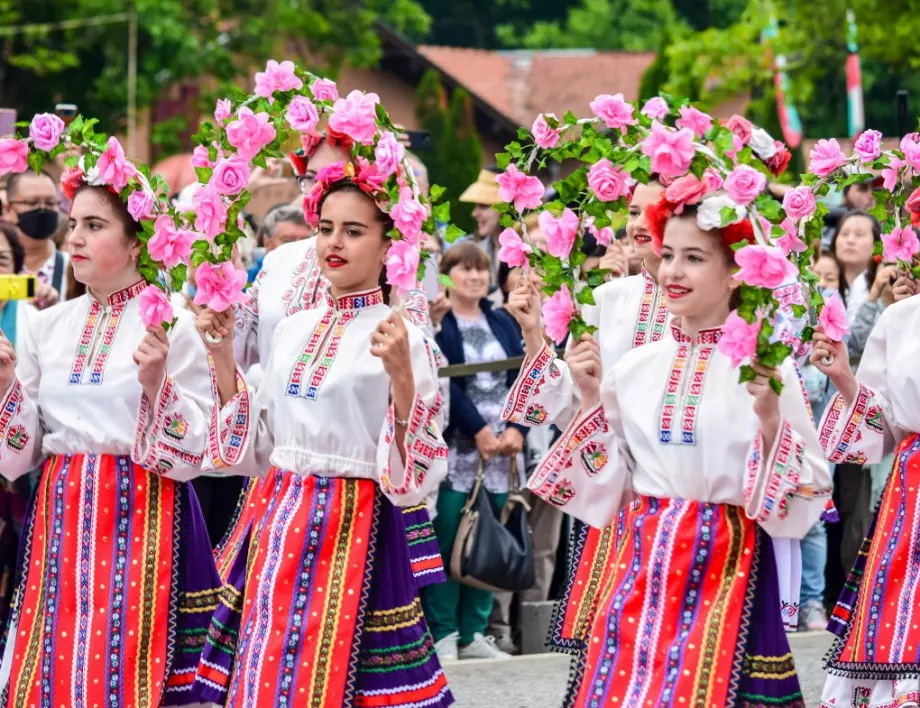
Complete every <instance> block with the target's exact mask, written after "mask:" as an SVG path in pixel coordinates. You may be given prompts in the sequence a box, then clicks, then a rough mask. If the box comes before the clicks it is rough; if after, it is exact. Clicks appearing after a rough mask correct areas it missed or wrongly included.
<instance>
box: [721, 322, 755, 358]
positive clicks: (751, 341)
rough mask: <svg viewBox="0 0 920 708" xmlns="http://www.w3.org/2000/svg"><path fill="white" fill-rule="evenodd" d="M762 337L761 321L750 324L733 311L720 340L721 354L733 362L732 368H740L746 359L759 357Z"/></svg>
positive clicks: (724, 326)
mask: <svg viewBox="0 0 920 708" xmlns="http://www.w3.org/2000/svg"><path fill="white" fill-rule="evenodd" d="M759 335H760V321H759V320H758V321H757V322H755V323H754V324H749V323H747V322H745V321H744V318H743V317H741V315H739V314H738V313H737V311H735V310H732V311H731V312H730V313H729V314H728V317H727V318H726V319H725V323H724V324H723V325H722V336H721V337H720V338H719V346H718V349H719V352H720V353H722V354H724V355H725V356H727V357H728V358H729V359H731V360H732V366H735V367H736V366H738V365H739V364H741V362H743V361H744V360H745V359H753V358H754V357H755V356H757V337H758V336H759Z"/></svg>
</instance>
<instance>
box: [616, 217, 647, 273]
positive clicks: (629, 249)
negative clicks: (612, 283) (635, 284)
mask: <svg viewBox="0 0 920 708" xmlns="http://www.w3.org/2000/svg"><path fill="white" fill-rule="evenodd" d="M616 240H617V243H619V244H622V246H623V251H624V253H625V254H626V262H627V265H628V268H629V270H628V272H627V275H639V273H641V272H642V254H641V253H639V251H637V250H636V244H635V243H633V240H632V238H631V237H630V236H629V234H628V233H627V231H626V229H625V228H624V229H617V233H616Z"/></svg>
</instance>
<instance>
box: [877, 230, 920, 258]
mask: <svg viewBox="0 0 920 708" xmlns="http://www.w3.org/2000/svg"><path fill="white" fill-rule="evenodd" d="M882 245H883V247H884V250H883V251H882V258H883V259H884V260H886V261H906V262H908V263H910V262H911V261H912V260H913V258H914V256H915V255H916V254H917V251H920V240H918V239H917V232H916V231H914V229H913V227H911V226H905V227H904V228H903V229H901V228H898V227H897V226H895V227H894V230H893V231H892V232H891V233H890V234H883V235H882Z"/></svg>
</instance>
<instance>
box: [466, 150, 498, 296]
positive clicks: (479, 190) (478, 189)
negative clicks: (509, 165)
mask: <svg viewBox="0 0 920 708" xmlns="http://www.w3.org/2000/svg"><path fill="white" fill-rule="evenodd" d="M500 174H501V170H499V169H498V168H497V167H489V168H487V169H484V170H482V171H481V172H480V173H479V178H478V179H477V180H476V181H475V182H473V184H471V185H470V186H469V187H467V188H466V190H465V191H464V192H463V194H461V195H460V201H461V202H466V203H468V204H473V205H474V206H473V218H474V219H475V220H476V232H475V233H472V234H470V235H469V236H466V237H464V238H462V239H458V243H459V242H460V241H466V240H471V241H473V242H474V243H476V244H478V245H479V246H480V247H481V248H482V250H484V251H485V252H486V255H487V256H488V257H489V262H490V263H491V266H490V267H491V271H490V279H489V292H490V293H492V292H494V291H495V290H496V289H497V288H498V264H499V260H498V249H499V244H498V237H499V235H500V234H501V232H502V231H503V229H502V225H501V223H499V219H500V214H499V213H498V212H497V211H495V209H493V208H492V205H493V204H498V203H499V202H500V201H501V199H499V198H498V182H496V177H498V175H500ZM500 302H501V298H500V297H498V300H497V302H495V304H499V303H500Z"/></svg>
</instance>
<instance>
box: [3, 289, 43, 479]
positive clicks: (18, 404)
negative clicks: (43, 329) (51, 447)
mask: <svg viewBox="0 0 920 708" xmlns="http://www.w3.org/2000/svg"><path fill="white" fill-rule="evenodd" d="M7 307H9V305H7ZM39 327H40V324H39V323H38V322H36V318H32V319H31V321H30V326H29V327H27V328H26V330H25V332H24V335H25V336H24V337H21V338H20V340H19V345H18V346H17V351H16V378H15V379H14V380H13V383H12V384H11V385H10V388H9V390H7V392H6V394H5V395H4V396H3V398H2V399H0V474H2V475H3V476H4V477H6V478H7V479H16V478H17V477H20V476H22V475H24V474H26V473H27V472H30V471H31V470H33V469H35V468H36V467H38V466H39V464H40V463H41V459H42V433H43V430H42V423H41V416H40V415H39V411H38V384H39V381H40V380H41V370H40V368H39V364H38V330H39Z"/></svg>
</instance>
